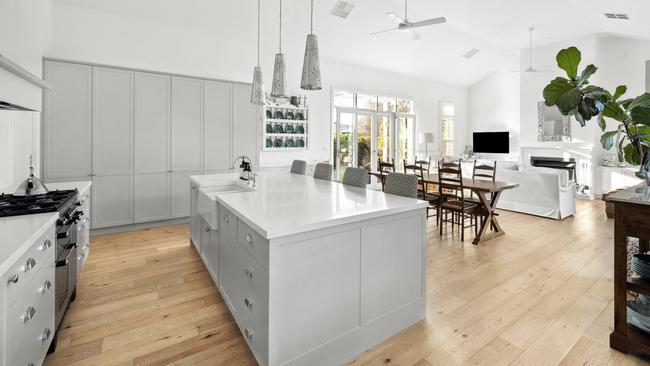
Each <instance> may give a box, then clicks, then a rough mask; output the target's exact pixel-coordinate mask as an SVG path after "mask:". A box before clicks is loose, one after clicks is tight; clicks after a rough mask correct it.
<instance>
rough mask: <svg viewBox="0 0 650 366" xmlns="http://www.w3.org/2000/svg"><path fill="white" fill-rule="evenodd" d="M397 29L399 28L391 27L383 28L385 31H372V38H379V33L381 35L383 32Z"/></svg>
mask: <svg viewBox="0 0 650 366" xmlns="http://www.w3.org/2000/svg"><path fill="white" fill-rule="evenodd" d="M395 30H397V28H390V29H385V30H383V31H379V32H375V33H370V38H373V39H374V38H377V36H379V35H381V34H384V33H388V32H391V31H395Z"/></svg>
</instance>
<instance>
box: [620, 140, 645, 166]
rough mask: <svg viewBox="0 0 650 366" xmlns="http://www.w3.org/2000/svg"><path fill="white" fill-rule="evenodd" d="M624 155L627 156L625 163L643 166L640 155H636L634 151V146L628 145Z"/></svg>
mask: <svg viewBox="0 0 650 366" xmlns="http://www.w3.org/2000/svg"><path fill="white" fill-rule="evenodd" d="M623 154H624V155H625V161H627V162H628V163H630V164H632V165H639V164H641V157H640V156H639V154H637V153H636V150H635V149H634V145H632V144H627V145H625V147H624V148H623Z"/></svg>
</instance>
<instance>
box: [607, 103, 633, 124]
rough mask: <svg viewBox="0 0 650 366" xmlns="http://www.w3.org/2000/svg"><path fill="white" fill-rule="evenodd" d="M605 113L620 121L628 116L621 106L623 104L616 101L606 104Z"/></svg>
mask: <svg viewBox="0 0 650 366" xmlns="http://www.w3.org/2000/svg"><path fill="white" fill-rule="evenodd" d="M603 115H605V117H608V118H612V119H614V120H616V121H619V122H623V121H624V120H625V119H626V117H627V116H626V114H625V111H624V110H623V108H621V106H620V105H618V103H616V102H609V103H607V104H605V109H604V110H603Z"/></svg>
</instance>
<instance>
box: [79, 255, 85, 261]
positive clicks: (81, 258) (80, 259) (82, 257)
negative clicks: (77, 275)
mask: <svg viewBox="0 0 650 366" xmlns="http://www.w3.org/2000/svg"><path fill="white" fill-rule="evenodd" d="M84 257H85V255H83V254H82V255H80V256H79V257H77V261H79V262H81V261H82V260H84Z"/></svg>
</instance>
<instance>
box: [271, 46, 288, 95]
mask: <svg viewBox="0 0 650 366" xmlns="http://www.w3.org/2000/svg"><path fill="white" fill-rule="evenodd" d="M286 88H287V69H286V67H285V64H284V54H282V53H278V54H276V55H275V65H274V67H273V85H272V86H271V95H272V96H274V97H284V96H285V95H286V91H285V90H286Z"/></svg>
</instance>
